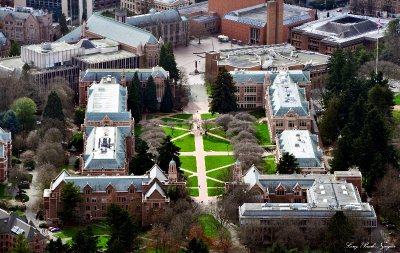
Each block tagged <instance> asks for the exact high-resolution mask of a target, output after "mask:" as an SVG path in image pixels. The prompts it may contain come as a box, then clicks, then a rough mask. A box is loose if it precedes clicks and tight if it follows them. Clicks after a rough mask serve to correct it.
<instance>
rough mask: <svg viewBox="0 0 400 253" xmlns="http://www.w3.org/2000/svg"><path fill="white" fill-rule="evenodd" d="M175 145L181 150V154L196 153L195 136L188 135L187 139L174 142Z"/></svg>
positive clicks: (183, 138)
mask: <svg viewBox="0 0 400 253" xmlns="http://www.w3.org/2000/svg"><path fill="white" fill-rule="evenodd" d="M173 143H174V144H175V145H176V146H178V147H180V148H181V150H180V152H193V151H195V146H194V135H193V134H189V135H186V136H185V137H182V138H179V139H177V140H175V141H173Z"/></svg>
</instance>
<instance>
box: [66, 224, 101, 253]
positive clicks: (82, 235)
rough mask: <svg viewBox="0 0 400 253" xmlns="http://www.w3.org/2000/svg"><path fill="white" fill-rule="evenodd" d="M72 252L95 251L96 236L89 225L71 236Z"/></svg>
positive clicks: (86, 252)
mask: <svg viewBox="0 0 400 253" xmlns="http://www.w3.org/2000/svg"><path fill="white" fill-rule="evenodd" d="M72 241H73V244H72V247H71V249H72V252H74V253H96V252H97V237H95V236H94V234H93V231H92V229H91V227H90V226H88V227H86V229H84V230H80V231H78V233H76V235H75V236H74V237H73V238H72Z"/></svg>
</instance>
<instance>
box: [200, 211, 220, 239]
mask: <svg viewBox="0 0 400 253" xmlns="http://www.w3.org/2000/svg"><path fill="white" fill-rule="evenodd" d="M199 223H200V226H201V228H202V229H203V231H204V235H205V236H206V237H208V238H211V239H212V238H216V237H217V235H218V230H219V228H220V227H221V226H220V224H219V222H218V221H217V220H216V219H215V218H214V216H212V215H209V214H204V215H200V217H199Z"/></svg>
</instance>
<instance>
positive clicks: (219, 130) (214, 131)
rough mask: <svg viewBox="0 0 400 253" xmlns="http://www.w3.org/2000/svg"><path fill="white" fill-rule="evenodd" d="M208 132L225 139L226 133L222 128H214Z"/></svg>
mask: <svg viewBox="0 0 400 253" xmlns="http://www.w3.org/2000/svg"><path fill="white" fill-rule="evenodd" d="M209 132H210V133H212V134H215V135H219V136H222V137H224V138H226V133H225V131H224V129H222V127H215V128H214V129H211V130H210V131H209Z"/></svg>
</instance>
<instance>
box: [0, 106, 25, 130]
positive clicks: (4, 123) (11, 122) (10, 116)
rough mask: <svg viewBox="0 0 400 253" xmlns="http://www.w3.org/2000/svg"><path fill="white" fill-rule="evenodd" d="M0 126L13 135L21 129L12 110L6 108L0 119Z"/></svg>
mask: <svg viewBox="0 0 400 253" xmlns="http://www.w3.org/2000/svg"><path fill="white" fill-rule="evenodd" d="M0 126H1V127H2V128H6V129H8V130H9V131H10V132H11V134H12V135H13V136H15V134H17V133H18V132H19V131H20V130H21V126H20V124H19V121H18V119H17V115H16V114H15V112H14V111H12V110H8V111H7V112H6V113H5V114H4V115H3V118H2V120H1V124H0Z"/></svg>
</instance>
